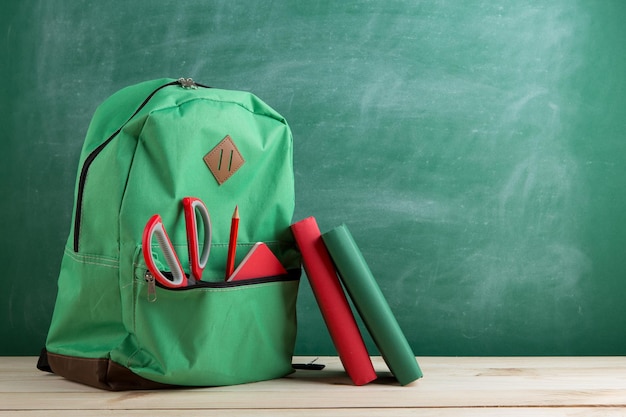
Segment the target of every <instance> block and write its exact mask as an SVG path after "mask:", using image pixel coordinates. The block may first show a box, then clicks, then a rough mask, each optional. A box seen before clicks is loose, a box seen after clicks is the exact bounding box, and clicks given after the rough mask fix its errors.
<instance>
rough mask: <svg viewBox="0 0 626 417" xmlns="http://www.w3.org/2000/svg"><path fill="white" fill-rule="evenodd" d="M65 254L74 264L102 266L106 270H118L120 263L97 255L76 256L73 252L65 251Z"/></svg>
mask: <svg viewBox="0 0 626 417" xmlns="http://www.w3.org/2000/svg"><path fill="white" fill-rule="evenodd" d="M65 254H66V255H67V256H69V257H70V258H72V260H74V261H75V262H78V263H81V264H85V265H96V266H104V267H106V268H115V269H119V267H120V263H119V261H118V260H117V259H113V258H106V257H103V256H98V255H85V254H77V253H75V252H74V251H73V250H70V249H67V248H66V249H65Z"/></svg>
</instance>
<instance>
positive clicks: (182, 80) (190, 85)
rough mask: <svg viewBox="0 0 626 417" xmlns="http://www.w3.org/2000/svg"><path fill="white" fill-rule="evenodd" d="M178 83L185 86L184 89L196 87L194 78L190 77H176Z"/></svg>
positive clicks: (194, 88)
mask: <svg viewBox="0 0 626 417" xmlns="http://www.w3.org/2000/svg"><path fill="white" fill-rule="evenodd" d="M178 84H180V86H181V87H183V88H186V89H191V90H196V89H197V88H198V86H197V85H196V83H195V82H194V80H193V79H191V78H182V77H181V78H179V79H178Z"/></svg>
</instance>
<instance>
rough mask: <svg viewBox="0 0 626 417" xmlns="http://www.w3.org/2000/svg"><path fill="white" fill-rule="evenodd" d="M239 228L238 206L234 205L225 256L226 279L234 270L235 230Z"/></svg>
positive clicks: (235, 251)
mask: <svg viewBox="0 0 626 417" xmlns="http://www.w3.org/2000/svg"><path fill="white" fill-rule="evenodd" d="M238 230H239V206H235V212H234V213H233V218H232V220H231V222H230V240H229V241H228V257H227V258H226V279H228V278H229V277H230V276H231V275H232V274H233V272H234V271H235V255H236V253H237V231H238Z"/></svg>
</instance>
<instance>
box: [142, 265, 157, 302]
mask: <svg viewBox="0 0 626 417" xmlns="http://www.w3.org/2000/svg"><path fill="white" fill-rule="evenodd" d="M144 278H145V280H146V282H147V283H148V301H149V302H151V303H154V302H155V301H156V299H157V293H156V281H155V279H154V276H153V275H152V274H151V273H150V271H146V274H145V275H144Z"/></svg>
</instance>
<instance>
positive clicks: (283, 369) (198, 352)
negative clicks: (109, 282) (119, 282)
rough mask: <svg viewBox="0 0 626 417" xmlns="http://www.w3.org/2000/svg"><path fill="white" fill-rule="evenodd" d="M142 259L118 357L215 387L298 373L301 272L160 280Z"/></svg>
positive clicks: (166, 378) (168, 379) (160, 374)
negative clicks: (194, 281) (192, 281)
mask: <svg viewBox="0 0 626 417" xmlns="http://www.w3.org/2000/svg"><path fill="white" fill-rule="evenodd" d="M145 275H146V269H145V267H144V266H143V265H141V264H138V265H137V266H136V267H135V276H134V278H135V279H134V281H133V286H134V291H133V294H134V299H133V303H132V311H129V312H127V313H128V314H131V315H132V317H131V319H130V320H127V321H126V322H127V323H129V324H130V327H131V328H130V329H128V330H129V333H130V335H129V338H128V339H127V341H126V342H125V343H124V346H122V347H121V349H119V350H118V351H117V352H115V354H114V355H112V358H111V359H113V360H114V361H116V362H117V363H119V364H121V365H123V366H126V367H127V368H129V369H130V370H132V371H133V372H134V373H136V374H138V375H140V376H142V377H144V378H147V379H149V380H153V381H156V382H164V383H168V384H173V385H195V386H216V385H231V384H240V383H246V382H253V381H260V380H266V379H272V378H279V377H282V376H284V375H287V374H289V373H290V372H292V367H291V359H292V355H293V349H294V345H295V336H296V298H297V292H298V284H299V271H292V272H291V273H290V274H289V275H287V276H281V277H266V278H260V279H257V280H250V281H240V282H233V283H223V282H220V283H200V285H196V286H193V287H188V288H183V289H168V288H162V287H159V286H154V284H153V281H152V282H150V281H147V280H146V279H145Z"/></svg>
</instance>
